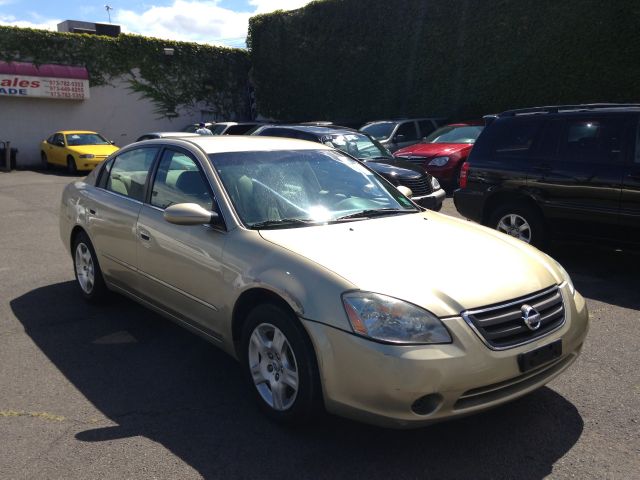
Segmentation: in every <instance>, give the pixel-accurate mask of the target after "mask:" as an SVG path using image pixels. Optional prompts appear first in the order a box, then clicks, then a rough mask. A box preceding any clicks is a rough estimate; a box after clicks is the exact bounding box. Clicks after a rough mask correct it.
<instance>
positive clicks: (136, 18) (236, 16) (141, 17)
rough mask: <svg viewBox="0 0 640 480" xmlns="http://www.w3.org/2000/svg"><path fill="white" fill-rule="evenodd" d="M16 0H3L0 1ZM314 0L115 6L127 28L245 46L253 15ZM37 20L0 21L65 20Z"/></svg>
mask: <svg viewBox="0 0 640 480" xmlns="http://www.w3.org/2000/svg"><path fill="white" fill-rule="evenodd" d="M10 1H12V0H0V5H2V4H6V3H8V2H10ZM309 1H310V0H250V1H249V4H250V5H251V6H252V7H254V10H253V11H246V12H236V11H233V10H230V9H228V8H223V7H220V6H219V3H220V0H174V2H173V4H172V5H169V6H164V7H161V6H150V7H147V8H146V10H144V11H142V12H140V13H138V12H135V11H133V10H121V9H115V10H113V11H112V13H111V17H112V20H113V23H115V24H118V25H120V26H121V27H122V31H123V32H127V33H137V34H140V35H146V36H149V37H156V38H166V39H170V40H183V41H191V42H199V43H209V44H214V45H230V46H236V47H237V46H244V39H245V37H246V36H247V28H248V26H249V18H250V17H252V16H253V15H256V14H259V13H268V12H273V11H274V10H291V9H296V8H300V7H303V6H304V5H306V4H307V3H309ZM34 15H36V14H32V18H33V20H35V21H23V20H17V19H16V18H15V17H14V16H12V15H2V14H0V25H13V26H17V27H27V28H41V29H45V30H56V26H57V24H58V23H60V21H61V20H54V19H45V18H36V17H34Z"/></svg>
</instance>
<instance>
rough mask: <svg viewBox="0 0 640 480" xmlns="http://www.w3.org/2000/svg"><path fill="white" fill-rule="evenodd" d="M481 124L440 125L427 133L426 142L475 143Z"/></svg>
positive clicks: (480, 130)
mask: <svg viewBox="0 0 640 480" xmlns="http://www.w3.org/2000/svg"><path fill="white" fill-rule="evenodd" d="M483 128H484V127H483V126H482V125H466V126H457V127H456V126H448V127H442V128H439V129H438V130H436V131H435V132H433V133H432V134H431V135H429V136H428V137H427V138H426V139H425V142H427V143H475V141H476V139H477V138H478V137H479V136H480V133H481V132H482V129H483Z"/></svg>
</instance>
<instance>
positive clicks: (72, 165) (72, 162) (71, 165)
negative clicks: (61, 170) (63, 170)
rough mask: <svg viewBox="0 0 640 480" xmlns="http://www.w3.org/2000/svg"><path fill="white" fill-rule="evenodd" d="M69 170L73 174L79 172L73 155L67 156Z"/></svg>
mask: <svg viewBox="0 0 640 480" xmlns="http://www.w3.org/2000/svg"><path fill="white" fill-rule="evenodd" d="M67 172H69V174H71V175H77V174H78V166H77V165H76V161H75V160H74V159H73V157H72V156H71V155H69V156H68V157H67Z"/></svg>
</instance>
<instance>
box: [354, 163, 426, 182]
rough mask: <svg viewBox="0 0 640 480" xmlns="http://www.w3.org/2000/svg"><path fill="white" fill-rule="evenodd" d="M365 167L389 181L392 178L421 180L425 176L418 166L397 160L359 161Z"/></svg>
mask: <svg viewBox="0 0 640 480" xmlns="http://www.w3.org/2000/svg"><path fill="white" fill-rule="evenodd" d="M361 160H362V161H363V162H364V163H365V164H366V165H367V167H369V168H370V169H371V170H373V171H375V172H378V173H379V174H380V175H383V176H385V177H387V178H389V179H390V180H392V179H393V178H421V177H424V176H425V175H427V174H426V173H425V171H424V170H423V169H422V168H420V167H419V166H418V165H414V164H413V163H411V162H409V161H407V160H402V159H399V158H388V159H384V160H382V159H380V160H365V159H361Z"/></svg>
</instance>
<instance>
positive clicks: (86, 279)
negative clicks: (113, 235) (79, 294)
mask: <svg viewBox="0 0 640 480" xmlns="http://www.w3.org/2000/svg"><path fill="white" fill-rule="evenodd" d="M75 260H76V262H75V263H76V276H77V278H78V283H79V284H80V288H81V289H82V291H83V292H84V293H86V294H91V292H92V291H93V286H94V284H95V267H94V264H93V257H92V256H91V252H90V251H89V247H87V245H85V244H84V243H82V242H80V243H78V245H77V246H76V254H75Z"/></svg>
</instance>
